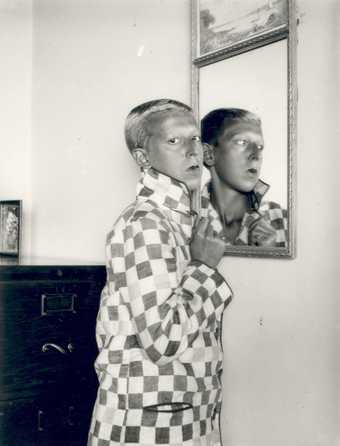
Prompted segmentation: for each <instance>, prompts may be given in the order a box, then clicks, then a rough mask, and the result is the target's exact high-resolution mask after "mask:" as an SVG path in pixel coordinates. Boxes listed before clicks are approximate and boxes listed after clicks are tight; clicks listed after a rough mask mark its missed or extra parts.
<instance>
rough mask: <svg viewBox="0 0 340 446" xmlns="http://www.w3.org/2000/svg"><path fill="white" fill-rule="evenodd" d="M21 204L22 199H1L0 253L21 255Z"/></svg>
mask: <svg viewBox="0 0 340 446" xmlns="http://www.w3.org/2000/svg"><path fill="white" fill-rule="evenodd" d="M21 206H22V202H21V201H20V200H7V201H0V255H6V256H15V257H19V254H20V232H21Z"/></svg>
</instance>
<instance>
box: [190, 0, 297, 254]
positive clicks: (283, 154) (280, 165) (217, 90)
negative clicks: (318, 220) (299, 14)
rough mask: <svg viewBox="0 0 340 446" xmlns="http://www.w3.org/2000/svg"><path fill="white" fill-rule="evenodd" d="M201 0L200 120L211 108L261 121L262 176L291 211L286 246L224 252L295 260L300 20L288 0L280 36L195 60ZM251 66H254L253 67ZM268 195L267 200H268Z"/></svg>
mask: <svg viewBox="0 0 340 446" xmlns="http://www.w3.org/2000/svg"><path fill="white" fill-rule="evenodd" d="M196 18H197V1H196V0H193V2H192V20H193V22H192V98H191V104H192V108H193V110H194V112H195V115H196V118H197V121H198V122H200V121H201V119H202V118H203V117H204V116H206V115H207V113H208V112H210V111H211V110H216V109H219V108H228V107H229V108H238V109H243V110H248V111H250V112H253V113H255V114H256V115H257V116H258V117H259V118H260V119H261V123H262V126H261V127H262V132H263V138H264V146H265V150H264V151H263V163H262V169H261V175H260V180H263V181H264V182H266V183H269V185H270V189H269V192H268V193H267V194H269V195H265V198H264V199H265V200H267V197H268V196H269V200H270V201H271V202H275V203H278V204H279V205H280V207H281V208H282V209H284V211H285V212H286V214H287V217H286V221H285V225H286V226H285V237H286V239H285V244H284V246H279V244H277V245H276V246H268V247H267V246H254V245H250V241H248V243H249V244H247V243H246V244H239V243H238V241H237V242H236V243H235V245H233V244H230V243H227V245H226V249H225V255H233V256H248V257H268V258H287V259H290V258H294V257H295V256H296V221H295V220H296V209H295V208H296V156H297V154H296V139H297V73H296V47H297V21H296V11H295V1H294V0H289V1H288V27H287V29H286V31H285V33H281V34H280V36H278V35H276V37H275V38H271V39H263V40H262V41H260V40H257V42H256V44H255V43H254V44H251V45H249V42H247V44H245V43H242V45H240V46H239V47H236V46H234V47H233V48H232V49H230V48H225V49H224V50H223V51H220V52H215V53H211V54H209V55H206V56H204V57H200V58H195V55H196V49H197V34H196V25H197V22H196ZM249 67H251V69H249ZM264 199H263V200H264Z"/></svg>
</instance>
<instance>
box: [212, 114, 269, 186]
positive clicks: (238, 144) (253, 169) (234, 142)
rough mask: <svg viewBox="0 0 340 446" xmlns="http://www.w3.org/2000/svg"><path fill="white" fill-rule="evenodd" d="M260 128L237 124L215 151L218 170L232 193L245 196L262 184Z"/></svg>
mask: <svg viewBox="0 0 340 446" xmlns="http://www.w3.org/2000/svg"><path fill="white" fill-rule="evenodd" d="M263 146H264V142H263V135H262V130H261V127H260V126H259V125H256V124H251V123H237V124H234V125H232V126H231V127H228V128H226V129H225V131H224V133H223V134H222V136H221V137H220V138H219V140H218V142H217V146H216V147H215V150H214V153H215V170H216V172H217V174H218V176H219V178H220V179H221V180H222V181H223V182H224V183H225V184H227V185H228V186H230V187H231V188H232V189H234V190H237V191H239V192H242V193H245V192H250V191H252V190H253V189H254V187H255V184H256V183H257V182H258V180H259V177H260V173H261V167H262V156H263Z"/></svg>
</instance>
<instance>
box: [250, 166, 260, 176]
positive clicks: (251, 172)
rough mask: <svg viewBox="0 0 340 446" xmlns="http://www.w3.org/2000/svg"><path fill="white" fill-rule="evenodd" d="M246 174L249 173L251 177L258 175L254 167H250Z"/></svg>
mask: <svg viewBox="0 0 340 446" xmlns="http://www.w3.org/2000/svg"><path fill="white" fill-rule="evenodd" d="M247 172H248V173H250V174H251V175H257V174H258V170H257V169H255V167H251V168H250V169H247Z"/></svg>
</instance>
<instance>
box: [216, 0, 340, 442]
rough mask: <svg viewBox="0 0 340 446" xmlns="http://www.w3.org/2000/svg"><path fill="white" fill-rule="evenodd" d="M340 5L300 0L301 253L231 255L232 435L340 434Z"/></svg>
mask: <svg viewBox="0 0 340 446" xmlns="http://www.w3.org/2000/svg"><path fill="white" fill-rule="evenodd" d="M339 8H340V4H339V2H337V1H331V0H328V1H323V2H319V1H317V0H303V1H300V2H299V11H300V14H301V24H300V26H299V45H298V84H299V106H298V115H299V119H298V166H297V170H298V184H297V191H298V197H297V198H298V203H297V243H298V245H297V248H298V251H297V258H296V259H295V260H293V261H292V260H288V261H283V260H276V261H275V260H260V259H254V260H248V259H241V258H239V259H228V258H226V259H225V260H224V261H223V266H222V271H223V273H224V274H225V276H226V277H228V278H229V279H230V282H231V284H232V286H233V289H234V292H235V300H234V302H233V303H232V305H231V307H230V309H229V311H227V313H226V316H225V321H224V322H225V326H224V338H225V339H224V341H225V370H226V375H225V389H224V423H223V432H224V439H225V444H226V445H232V446H260V445H261V446H263V445H265V446H269V445H275V446H286V445H290V446H292V445H294V446H335V445H339V444H340V438H339V431H340V428H339V426H340V423H339V403H340V401H339V376H340V375H339V339H340V338H339V314H340V313H339V302H338V298H339V291H338V289H337V288H338V287H337V279H336V278H337V277H338V276H339V273H340V271H339V264H340V263H339V231H338V229H337V226H338V221H339V217H340V215H339V205H338V204H336V203H339V198H338V192H337V191H338V190H339V186H340V184H339V174H338V166H339V148H338V138H337V135H338V134H339V130H338V129H339V116H340V115H339V99H340V98H339V56H340V54H339V37H340V36H339ZM336 20H338V22H337V25H336ZM335 129H337V130H335Z"/></svg>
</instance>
